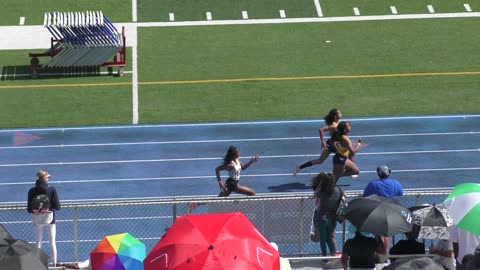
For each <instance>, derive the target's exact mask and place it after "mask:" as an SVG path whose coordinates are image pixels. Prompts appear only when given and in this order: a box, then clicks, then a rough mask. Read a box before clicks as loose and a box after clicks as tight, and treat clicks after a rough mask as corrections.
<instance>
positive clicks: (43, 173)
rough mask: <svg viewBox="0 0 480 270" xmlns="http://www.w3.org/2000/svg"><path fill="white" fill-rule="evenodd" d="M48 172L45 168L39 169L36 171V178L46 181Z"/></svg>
mask: <svg viewBox="0 0 480 270" xmlns="http://www.w3.org/2000/svg"><path fill="white" fill-rule="evenodd" d="M49 178H50V174H49V173H48V171H46V170H40V171H38V172H37V180H44V181H48V179H49Z"/></svg>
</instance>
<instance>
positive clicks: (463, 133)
mask: <svg viewBox="0 0 480 270" xmlns="http://www.w3.org/2000/svg"><path fill="white" fill-rule="evenodd" d="M476 134H480V131H476V132H474V131H467V132H444V133H400V134H374V135H355V136H353V135H352V136H349V137H350V138H382V137H409V136H460V135H476ZM289 140H318V136H308V137H273V138H249V139H247V138H232V139H214V140H188V141H156V142H123V143H122V142H120V143H86V144H52V145H31V146H29V145H22V146H3V147H0V150H8V149H15V150H19V149H36V148H39V149H43V148H63V147H65V148H67V147H97V146H98V147H103V146H130V145H156V144H193V143H225V142H255V141H259V142H260V141H289Z"/></svg>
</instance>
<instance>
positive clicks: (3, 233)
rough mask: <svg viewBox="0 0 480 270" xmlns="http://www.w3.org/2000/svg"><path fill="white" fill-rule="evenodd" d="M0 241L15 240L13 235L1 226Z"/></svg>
mask: <svg viewBox="0 0 480 270" xmlns="http://www.w3.org/2000/svg"><path fill="white" fill-rule="evenodd" d="M0 239H13V237H12V235H10V233H9V232H8V231H7V229H5V227H3V225H2V224H0Z"/></svg>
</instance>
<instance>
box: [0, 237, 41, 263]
mask: <svg viewBox="0 0 480 270" xmlns="http://www.w3.org/2000/svg"><path fill="white" fill-rule="evenodd" d="M0 269H5V270H7V269H8V270H48V256H47V255H46V254H45V252H43V251H42V250H41V249H39V248H37V247H36V246H34V245H32V244H29V243H27V242H25V241H23V240H19V239H0Z"/></svg>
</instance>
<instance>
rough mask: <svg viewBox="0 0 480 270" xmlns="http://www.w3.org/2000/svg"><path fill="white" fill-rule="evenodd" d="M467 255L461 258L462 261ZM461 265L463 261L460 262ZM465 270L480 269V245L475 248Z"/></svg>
mask: <svg viewBox="0 0 480 270" xmlns="http://www.w3.org/2000/svg"><path fill="white" fill-rule="evenodd" d="M466 256H467V255H465V256H463V259H465V257H466ZM462 264H463V260H462ZM466 269H467V270H470V269H477V270H478V269H480V245H478V246H477V248H476V249H475V251H474V254H473V255H472V258H471V259H470V260H469V262H467V268H466Z"/></svg>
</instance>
